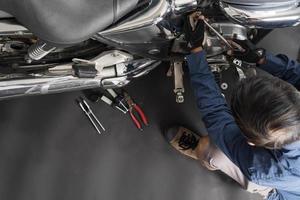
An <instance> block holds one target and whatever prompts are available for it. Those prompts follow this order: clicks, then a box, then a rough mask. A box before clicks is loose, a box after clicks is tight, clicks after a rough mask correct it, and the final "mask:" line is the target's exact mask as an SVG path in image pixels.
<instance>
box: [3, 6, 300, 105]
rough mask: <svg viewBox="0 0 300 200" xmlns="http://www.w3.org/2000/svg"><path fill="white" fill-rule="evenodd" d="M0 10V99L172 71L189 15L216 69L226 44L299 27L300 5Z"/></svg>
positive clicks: (183, 48) (224, 62) (180, 57)
mask: <svg viewBox="0 0 300 200" xmlns="http://www.w3.org/2000/svg"><path fill="white" fill-rule="evenodd" d="M0 10H1V11H0V99H6V98H11V97H18V96H28V95H36V94H48V93H58V92H67V91H73V90H83V89H91V88H99V87H101V88H115V87H123V86H125V85H126V84H128V83H129V82H130V81H131V80H132V79H134V78H137V77H140V76H142V75H145V74H147V73H149V72H150V71H151V70H153V69H154V68H155V67H157V66H158V65H159V64H160V63H161V62H162V61H170V62H171V63H172V64H173V65H174V66H177V65H178V63H182V62H183V61H184V57H185V55H186V54H187V53H188V44H187V42H186V41H185V38H184V34H183V33H182V32H183V31H182V26H183V18H184V16H186V15H187V14H188V13H192V12H195V11H200V12H201V13H202V14H203V15H204V16H205V17H206V18H208V19H209V25H210V26H209V27H212V29H211V28H210V29H207V30H206V32H205V35H206V39H205V44H204V48H205V50H206V51H207V57H208V62H209V64H210V66H211V67H212V69H215V71H218V70H222V69H223V68H226V67H228V66H230V62H229V61H228V59H227V57H226V56H225V55H224V52H225V51H226V50H227V46H226V40H227V39H232V38H237V39H240V40H246V39H249V40H251V41H253V42H257V41H258V40H260V39H261V38H262V37H264V36H265V35H266V34H267V33H268V32H269V31H270V30H272V29H274V28H282V27H288V26H296V25H298V24H299V23H300V0H272V1H271V0H110V1H104V0H51V1H42V0H27V1H20V0H0ZM213 30H215V31H213ZM222 38H223V40H222ZM224 38H225V44H224ZM175 71H176V70H175ZM178 91H179V93H178V94H179V95H180V90H178ZM179 101H180V100H179Z"/></svg>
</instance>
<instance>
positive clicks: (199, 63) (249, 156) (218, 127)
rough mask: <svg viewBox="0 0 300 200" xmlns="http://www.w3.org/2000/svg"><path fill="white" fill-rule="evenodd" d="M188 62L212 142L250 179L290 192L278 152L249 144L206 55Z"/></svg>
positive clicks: (198, 55) (198, 103)
mask: <svg viewBox="0 0 300 200" xmlns="http://www.w3.org/2000/svg"><path fill="white" fill-rule="evenodd" d="M187 61H188V66H189V72H190V79H191V84H192V87H193V89H194V93H195V96H196V100H197V106H198V109H199V111H200V113H201V115H202V120H203V122H204V124H205V126H206V128H207V131H208V134H209V136H210V138H211V139H212V141H213V142H214V143H215V144H216V145H217V146H218V147H219V148H220V150H221V151H223V152H224V153H225V154H226V156H227V157H228V158H229V159H231V160H232V161H233V162H234V163H235V164H236V165H237V166H238V167H239V168H240V169H241V171H242V172H243V174H244V175H245V176H246V177H247V178H248V179H249V180H251V181H253V182H255V183H257V184H261V185H265V186H269V187H277V188H278V186H279V187H282V189H283V190H284V189H286V188H285V186H286V184H285V183H286V181H287V180H286V178H287V179H289V177H290V174H288V171H287V170H285V168H284V167H282V164H280V163H278V160H277V158H276V156H274V152H271V151H270V150H267V149H265V148H260V147H253V146H250V145H248V143H247V140H246V139H245V138H244V136H243V135H242V133H241V130H240V129H239V127H238V126H237V124H236V122H235V120H234V118H233V116H232V114H231V111H230V109H229V108H228V106H227V104H226V101H225V99H224V97H223V96H222V94H221V92H220V89H219V87H218V86H217V84H216V83H215V80H214V77H213V74H212V73H211V71H210V69H209V67H208V63H207V61H206V55H205V52H203V51H202V52H199V53H195V54H191V55H189V56H187ZM298 180H299V181H300V179H298ZM298 183H299V182H298Z"/></svg>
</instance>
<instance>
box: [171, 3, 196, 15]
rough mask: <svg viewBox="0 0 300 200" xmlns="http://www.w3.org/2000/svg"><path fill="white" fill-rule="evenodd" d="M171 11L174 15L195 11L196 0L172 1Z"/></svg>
mask: <svg viewBox="0 0 300 200" xmlns="http://www.w3.org/2000/svg"><path fill="white" fill-rule="evenodd" d="M171 5H172V11H173V12H174V13H176V14H183V13H186V12H190V11H192V10H195V9H196V8H197V6H198V2H197V0H172V3H171Z"/></svg>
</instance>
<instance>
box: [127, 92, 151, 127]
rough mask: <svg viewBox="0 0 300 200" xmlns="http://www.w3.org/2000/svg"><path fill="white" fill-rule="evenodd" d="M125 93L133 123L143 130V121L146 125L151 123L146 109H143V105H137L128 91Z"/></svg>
mask: <svg viewBox="0 0 300 200" xmlns="http://www.w3.org/2000/svg"><path fill="white" fill-rule="evenodd" d="M123 95H124V98H125V101H126V103H127V104H128V111H129V115H130V117H131V119H132V121H133V123H134V124H135V126H136V127H137V128H138V129H139V130H140V131H143V128H142V123H144V125H146V126H148V125H149V123H148V119H147V117H146V115H145V113H144V111H143V110H142V109H141V107H140V106H139V105H137V104H136V103H135V102H134V101H133V100H132V98H131V97H130V96H129V95H128V93H126V92H123ZM137 115H138V116H137ZM139 119H141V120H142V122H140V120H139Z"/></svg>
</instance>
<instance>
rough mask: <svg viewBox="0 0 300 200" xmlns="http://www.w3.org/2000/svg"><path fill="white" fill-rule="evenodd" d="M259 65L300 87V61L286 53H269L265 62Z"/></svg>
mask: <svg viewBox="0 0 300 200" xmlns="http://www.w3.org/2000/svg"><path fill="white" fill-rule="evenodd" d="M258 67H259V68H260V69H263V70H265V71H267V72H268V73H270V74H272V75H273V76H276V77H278V78H281V79H282V80H284V81H287V82H289V83H290V84H292V85H294V86H295V87H296V88H297V89H300V63H298V62H297V61H295V60H292V59H290V58H288V57H287V56H286V55H282V54H279V55H277V56H274V55H272V54H270V53H267V54H266V59H265V62H264V64H261V65H258Z"/></svg>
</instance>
